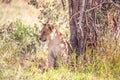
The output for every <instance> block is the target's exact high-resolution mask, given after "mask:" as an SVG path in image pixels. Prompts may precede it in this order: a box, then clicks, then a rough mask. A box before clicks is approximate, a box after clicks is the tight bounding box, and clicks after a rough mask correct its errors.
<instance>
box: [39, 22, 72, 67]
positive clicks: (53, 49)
mask: <svg viewBox="0 0 120 80" xmlns="http://www.w3.org/2000/svg"><path fill="white" fill-rule="evenodd" d="M39 39H40V40H41V41H43V42H45V41H48V67H49V68H55V67H57V61H58V59H59V58H61V60H62V63H63V64H67V62H68V59H69V55H70V53H71V47H70V45H69V44H68V42H67V40H66V39H65V37H64V36H63V34H61V33H60V32H59V31H58V30H57V29H56V28H55V27H54V26H53V25H50V24H43V28H42V30H41V35H40V37H39Z"/></svg>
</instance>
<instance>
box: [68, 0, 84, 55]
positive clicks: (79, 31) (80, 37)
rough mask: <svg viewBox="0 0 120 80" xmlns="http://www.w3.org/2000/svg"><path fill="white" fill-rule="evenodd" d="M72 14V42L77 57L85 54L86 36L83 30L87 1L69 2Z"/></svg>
mask: <svg viewBox="0 0 120 80" xmlns="http://www.w3.org/2000/svg"><path fill="white" fill-rule="evenodd" d="M68 1H69V14H70V31H71V36H70V41H71V45H72V47H73V49H74V50H75V52H76V54H77V56H79V55H80V54H84V53H85V46H86V40H85V34H84V30H83V29H84V28H83V24H82V23H83V13H84V9H85V0H68Z"/></svg>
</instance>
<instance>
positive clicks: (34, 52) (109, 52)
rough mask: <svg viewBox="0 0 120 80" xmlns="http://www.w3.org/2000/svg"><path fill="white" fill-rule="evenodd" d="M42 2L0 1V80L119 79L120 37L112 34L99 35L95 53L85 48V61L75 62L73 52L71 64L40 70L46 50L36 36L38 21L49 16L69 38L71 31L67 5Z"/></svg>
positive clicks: (47, 0) (43, 20)
mask: <svg viewBox="0 0 120 80" xmlns="http://www.w3.org/2000/svg"><path fill="white" fill-rule="evenodd" d="M66 5H67V3H66ZM41 6H42V7H40V8H39V9H36V8H35V7H34V6H32V5H28V4H27V3H26V2H25V1H22V0H18V1H17V0H12V2H11V3H10V4H4V3H0V80H119V79H120V38H119V36H118V37H117V38H116V39H115V38H114V37H113V38H112V37H111V34H110V35H109V34H106V35H105V36H103V37H101V38H99V41H98V46H97V49H96V50H95V51H94V53H91V49H87V52H86V54H87V55H86V57H87V60H86V62H84V60H83V58H82V57H81V58H80V60H79V62H78V64H76V59H75V54H73V55H71V62H72V66H60V67H59V68H58V69H57V70H53V69H51V70H50V71H45V72H44V73H43V72H41V71H40V66H41V65H42V61H43V60H44V59H45V58H46V55H47V53H48V52H47V48H46V45H45V44H46V43H41V42H40V41H39V40H38V34H39V28H41V27H40V24H41V22H42V23H44V22H45V21H46V20H47V19H48V17H49V18H50V23H51V24H55V25H58V26H60V30H61V32H63V33H64V34H65V35H66V36H67V39H68V40H69V35H70V32H69V27H68V26H69V24H68V8H67V6H65V9H63V6H62V4H61V2H59V0H56V1H54V0H45V1H44V0H43V3H42V5H41ZM38 17H39V19H38ZM118 23H120V20H119V22H118ZM119 25H120V24H119Z"/></svg>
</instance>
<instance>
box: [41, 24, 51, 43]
mask: <svg viewBox="0 0 120 80" xmlns="http://www.w3.org/2000/svg"><path fill="white" fill-rule="evenodd" d="M52 30H53V26H52V25H50V24H43V28H42V30H41V32H40V34H41V35H40V38H39V39H40V40H41V41H43V42H44V41H46V40H48V38H49V36H50V33H51V32H52Z"/></svg>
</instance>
